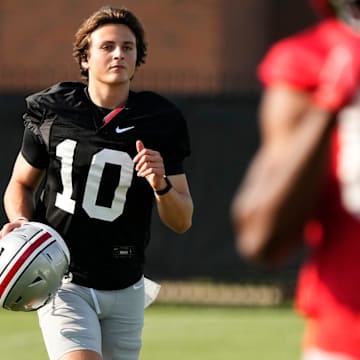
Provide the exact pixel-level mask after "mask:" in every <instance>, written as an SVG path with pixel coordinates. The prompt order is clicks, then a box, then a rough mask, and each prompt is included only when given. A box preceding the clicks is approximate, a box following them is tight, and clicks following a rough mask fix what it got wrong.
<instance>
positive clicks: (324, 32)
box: [258, 18, 360, 359]
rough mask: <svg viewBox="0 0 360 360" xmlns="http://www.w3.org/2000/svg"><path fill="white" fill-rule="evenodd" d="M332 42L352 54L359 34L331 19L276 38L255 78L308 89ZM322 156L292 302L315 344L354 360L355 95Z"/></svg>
mask: <svg viewBox="0 0 360 360" xmlns="http://www.w3.org/2000/svg"><path fill="white" fill-rule="evenodd" d="M339 46H345V47H347V48H348V49H351V51H350V52H351V53H352V54H357V55H358V56H359V55H360V35H359V34H358V33H355V31H353V30H352V29H351V28H349V27H347V26H346V25H345V24H343V23H341V22H340V21H339V20H337V19H335V18H331V19H329V20H326V21H324V22H321V23H319V24H316V25H315V26H313V27H311V28H310V29H307V30H305V31H302V32H300V33H297V34H295V35H293V36H290V37H287V38H285V39H283V40H281V41H279V42H278V43H276V44H275V45H274V46H273V47H272V48H271V49H270V51H269V52H268V54H267V55H266V56H265V58H264V60H263V62H262V63H261V64H260V66H259V69H258V71H259V72H258V74H259V78H260V80H261V81H262V83H263V84H264V85H265V86H269V85H272V84H274V83H281V82H282V83H286V84H289V85H290V86H292V87H293V88H296V89H300V90H304V91H308V92H309V93H311V92H313V91H314V90H315V89H316V88H317V86H318V84H319V78H320V75H321V70H322V68H323V67H324V64H325V61H326V59H327V57H328V55H329V54H330V52H331V51H337V50H336V49H337V48H338V47H339ZM329 159H330V164H329V165H330V166H329V175H328V177H327V180H326V185H325V186H324V191H323V194H322V196H321V198H320V199H321V200H320V202H319V206H318V211H317V212H316V222H315V224H317V225H318V227H317V229H318V231H317V234H318V236H317V237H311V236H308V237H307V238H306V241H307V243H308V245H309V249H310V251H309V257H308V259H307V261H306V262H305V263H304V265H303V267H302V269H301V271H300V275H299V282H298V288H297V298H296V304H297V307H298V308H299V309H300V311H301V312H302V313H304V314H305V315H306V316H308V317H310V318H313V319H316V323H317V328H318V332H317V334H316V336H315V338H314V339H313V344H314V345H315V346H318V347H320V348H323V349H326V350H328V351H334V352H344V353H347V354H352V355H353V356H354V357H356V358H357V359H360V99H359V97H358V95H357V94H354V96H353V101H351V103H350V104H349V105H347V106H346V107H345V108H343V109H342V110H341V111H340V112H339V113H338V123H337V127H336V129H335V130H334V133H333V136H332V142H331V153H330V156H329ZM313 224H314V222H313ZM305 234H306V232H305ZM320 235H321V236H320ZM305 237H306V236H305Z"/></svg>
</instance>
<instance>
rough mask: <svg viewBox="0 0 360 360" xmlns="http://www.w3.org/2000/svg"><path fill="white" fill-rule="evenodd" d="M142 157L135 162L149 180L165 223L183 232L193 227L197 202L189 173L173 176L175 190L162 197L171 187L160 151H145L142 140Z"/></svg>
mask: <svg viewBox="0 0 360 360" xmlns="http://www.w3.org/2000/svg"><path fill="white" fill-rule="evenodd" d="M136 149H137V151H138V154H137V155H136V156H135V158H134V159H133V160H134V163H135V164H136V165H135V169H136V171H137V174H138V176H141V177H144V178H146V180H147V181H148V183H149V185H150V186H151V187H152V189H153V190H154V193H155V198H156V204H157V209H158V212H159V216H160V219H161V220H162V222H163V223H164V224H165V225H166V226H168V227H169V228H170V229H172V230H173V231H175V232H178V233H183V232H185V231H187V230H188V229H189V228H190V227H191V224H192V215H193V202H192V198H191V195H190V191H189V186H188V182H187V179H186V176H185V174H179V175H172V176H169V177H168V178H169V180H170V182H171V185H172V187H171V189H170V190H169V191H168V192H166V194H163V195H158V194H157V193H156V191H159V190H160V191H161V190H163V189H164V188H165V187H166V186H167V184H166V181H165V179H164V176H165V168H164V162H163V159H162V156H161V154H160V153H159V152H158V151H155V150H152V149H147V148H145V146H144V144H143V143H142V141H139V140H138V141H137V142H136Z"/></svg>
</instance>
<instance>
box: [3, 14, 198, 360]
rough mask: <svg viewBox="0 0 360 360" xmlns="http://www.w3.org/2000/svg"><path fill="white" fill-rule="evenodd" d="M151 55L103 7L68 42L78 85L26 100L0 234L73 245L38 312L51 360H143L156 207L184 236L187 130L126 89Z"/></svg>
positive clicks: (178, 118)
mask: <svg viewBox="0 0 360 360" xmlns="http://www.w3.org/2000/svg"><path fill="white" fill-rule="evenodd" d="M146 52H147V46H146V42H145V38H144V30H143V28H142V25H141V24H140V22H139V21H138V19H137V18H136V17H135V15H134V14H133V13H131V12H129V11H128V10H126V9H123V8H111V7H105V8H101V9H100V10H99V11H97V12H95V13H94V14H92V15H91V16H90V17H89V18H88V19H87V20H86V21H85V22H84V23H83V24H82V25H81V26H80V28H79V30H78V31H77V33H76V35H75V42H74V57H75V59H76V61H77V62H78V64H79V67H80V72H81V75H82V76H83V77H84V79H85V81H84V83H80V82H67V83H59V84H56V85H54V86H52V87H51V88H49V89H46V90H44V91H41V92H38V93H36V94H33V95H31V96H29V97H28V98H27V99H26V102H27V112H26V114H25V115H24V120H25V121H24V123H25V131H24V137H23V144H22V149H21V151H20V153H19V155H18V157H17V160H16V162H15V165H14V169H13V173H12V176H11V179H10V182H9V184H8V187H7V189H6V192H5V197H4V203H5V209H6V213H7V216H8V218H9V220H10V222H9V223H7V224H5V226H4V227H3V230H2V232H1V234H0V235H1V236H4V235H5V234H6V233H8V232H9V231H11V230H12V229H14V228H16V227H18V226H20V225H21V224H22V223H24V222H26V221H27V220H28V219H31V220H38V221H41V222H44V223H47V224H49V225H50V226H52V227H53V228H55V229H56V230H57V231H58V232H59V233H60V234H61V235H62V237H63V238H64V240H65V241H66V243H67V245H68V247H69V250H70V255H71V264H70V272H71V276H72V281H71V282H69V283H66V284H63V285H62V287H61V288H60V290H59V291H58V293H57V295H56V297H55V299H54V300H53V301H51V302H50V303H49V304H47V305H45V306H44V307H42V308H41V309H40V310H39V311H38V313H39V318H40V325H41V329H42V332H43V336H44V339H45V343H46V347H47V350H48V353H49V356H50V359H52V360H59V359H62V360H80V359H81V360H101V359H107V360H116V359H118V360H136V359H138V358H139V353H140V348H141V333H142V328H143V318H144V281H145V280H144V277H143V268H144V260H145V255H144V252H145V248H146V246H147V244H148V242H149V234H150V221H151V211H152V207H153V205H154V204H156V206H157V210H158V213H159V215H160V218H161V220H162V221H163V223H164V224H165V225H167V226H168V227H169V228H171V229H172V230H174V231H176V232H179V233H182V232H184V231H186V230H188V229H189V227H190V226H191V221H192V212H193V204H192V199H191V195H190V192H189V187H188V183H187V178H186V175H185V173H184V168H183V160H184V158H185V157H186V156H188V155H189V154H190V146H189V137H188V131H187V126H186V122H185V120H184V118H183V116H182V114H181V112H180V111H179V110H178V109H177V108H176V107H175V106H174V105H173V104H172V103H170V102H169V101H168V100H166V99H165V98H163V97H161V96H159V95H157V94H155V93H152V92H133V91H131V90H130V84H131V80H132V79H133V77H134V74H135V72H136V69H137V68H138V67H139V66H140V65H141V64H142V63H144V62H145V56H146ZM44 176H45V177H44ZM40 183H42V184H43V187H42V194H41V196H40V199H39V201H38V202H37V204H36V206H35V208H34V206H33V199H34V195H35V193H36V192H37V190H38V185H39V184H40ZM164 246H165V247H166V246H171V245H170V244H167V245H166V244H164Z"/></svg>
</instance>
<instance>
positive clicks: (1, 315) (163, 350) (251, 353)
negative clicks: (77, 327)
mask: <svg viewBox="0 0 360 360" xmlns="http://www.w3.org/2000/svg"><path fill="white" fill-rule="evenodd" d="M0 324H1V326H0V354H1V359H4V360H7V359H9V360H10V359H14V360H17V359H21V360H35V359H36V360H46V359H47V356H46V352H45V349H44V346H43V343H42V339H41V335H40V330H39V328H38V325H37V317H36V314H35V313H17V312H10V311H0ZM302 330H303V320H302V319H301V318H300V317H299V316H298V315H297V314H295V313H294V311H293V309H292V308H289V307H279V308H237V307H204V306H201V307H200V306H193V307H191V306H169V305H153V306H151V307H150V308H149V309H147V310H146V313H145V327H144V333H143V349H142V352H141V358H140V359H141V360H154V359H156V360H169V359H171V360H180V359H181V360H183V359H187V360H205V359H206V360H221V359H227V360H235V359H236V360H238V359H244V360H259V359H267V360H288V359H299V358H300V340H301V334H302Z"/></svg>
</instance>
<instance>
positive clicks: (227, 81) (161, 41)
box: [0, 0, 312, 93]
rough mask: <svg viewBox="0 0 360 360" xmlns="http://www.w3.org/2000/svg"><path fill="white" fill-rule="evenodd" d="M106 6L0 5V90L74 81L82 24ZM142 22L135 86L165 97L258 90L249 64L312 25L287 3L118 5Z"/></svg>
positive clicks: (183, 0)
mask: <svg viewBox="0 0 360 360" xmlns="http://www.w3.org/2000/svg"><path fill="white" fill-rule="evenodd" d="M107 3H108V2H104V1H98V0H87V1H84V0H51V1H46V0H31V1H27V0H17V1H13V0H1V2H0V49H1V53H0V54H1V55H0V91H2V92H4V91H5V92H6V91H13V90H15V91H17V90H19V89H20V90H24V89H28V88H29V89H36V88H41V87H44V86H47V85H50V84H51V83H53V82H55V81H60V80H72V79H78V72H77V67H76V64H75V62H74V61H73V59H72V57H71V51H72V49H71V48H72V41H73V34H74V33H75V31H76V30H77V28H78V26H79V25H80V23H81V22H82V20H83V19H84V18H85V17H87V16H88V15H89V14H91V13H92V12H93V11H95V10H97V9H98V8H99V7H100V6H102V5H106V4H107ZM121 4H122V5H125V6H127V7H128V8H129V9H131V10H133V11H134V12H135V13H136V14H137V15H138V17H139V18H140V19H141V21H142V22H143V24H144V27H145V29H146V31H147V35H148V36H147V37H148V41H149V56H148V61H147V64H146V65H145V66H144V67H143V68H141V69H140V71H139V73H138V74H137V76H136V80H135V83H134V85H135V86H138V87H150V88H152V89H153V90H160V91H165V92H171V93H186V92H191V93H217V92H227V91H230V92H231V91H253V90H256V89H257V86H258V85H257V82H256V78H255V66H256V64H257V63H258V61H259V59H260V58H261V56H262V54H263V53H264V51H265V49H266V47H267V46H268V45H269V43H270V42H272V41H273V40H274V39H276V38H277V37H279V36H282V35H283V34H286V33H288V32H290V31H292V30H295V29H297V28H300V27H301V26H303V25H304V24H305V23H308V22H309V21H312V17H311V13H310V11H309V9H308V8H307V6H306V0H304V3H302V2H300V1H298V2H295V4H294V2H293V1H291V2H289V1H288V0H258V1H253V0H197V1H194V0H155V1H148V0H123V1H122V2H119V3H118V2H116V4H115V3H112V5H117V6H118V5H121Z"/></svg>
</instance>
